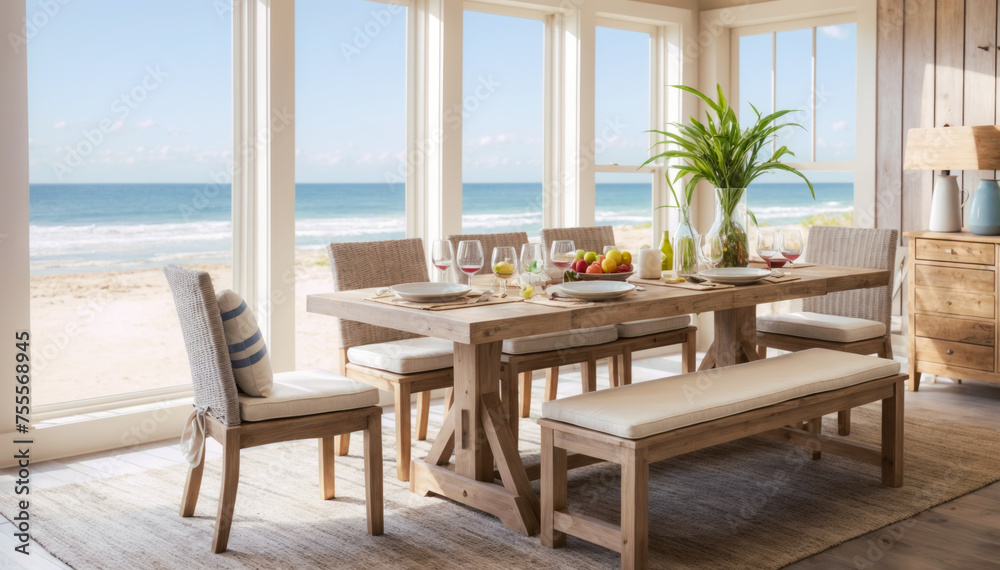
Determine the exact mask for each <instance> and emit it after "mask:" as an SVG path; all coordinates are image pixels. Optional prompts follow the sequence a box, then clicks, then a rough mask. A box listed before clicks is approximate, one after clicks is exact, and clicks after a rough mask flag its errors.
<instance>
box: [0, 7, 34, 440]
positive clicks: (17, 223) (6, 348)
mask: <svg viewBox="0 0 1000 570" xmlns="http://www.w3.org/2000/svg"><path fill="white" fill-rule="evenodd" d="M24 16H25V3H24V2H23V1H16V0H15V1H9V2H0V38H2V39H3V40H4V41H3V45H0V105H2V106H0V125H3V126H4V128H3V129H0V342H2V343H3V344H2V346H0V393H2V394H3V397H0V434H4V435H2V436H0V437H2V438H3V441H4V443H3V449H5V450H6V449H8V446H10V445H12V444H11V440H12V439H13V437H12V436H13V433H12V430H13V428H14V401H13V397H14V385H15V380H14V376H13V372H14V366H15V364H14V354H15V352H14V346H13V344H14V333H15V332H16V331H20V330H28V325H29V316H28V299H29V298H30V297H29V281H28V56H27V47H26V46H25V45H24V44H23V43H19V42H14V44H12V43H11V42H10V41H9V40H10V38H11V35H13V36H14V37H16V38H23V37H24V29H23V27H22V23H23V22H24ZM3 455H4V456H9V455H10V454H8V453H6V452H4V454H3Z"/></svg>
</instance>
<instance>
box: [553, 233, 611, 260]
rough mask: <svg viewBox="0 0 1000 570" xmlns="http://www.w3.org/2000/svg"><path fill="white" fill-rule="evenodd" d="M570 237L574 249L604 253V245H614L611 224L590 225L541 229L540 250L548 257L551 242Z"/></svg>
mask: <svg viewBox="0 0 1000 570" xmlns="http://www.w3.org/2000/svg"><path fill="white" fill-rule="evenodd" d="M561 239H571V240H573V244H574V245H576V249H584V250H587V251H595V252H597V253H598V255H600V254H602V253H604V246H606V245H615V230H614V228H612V227H611V226H590V227H583V228H546V229H543V230H542V250H543V252H544V253H545V258H546V259H548V256H549V250H550V249H551V248H552V242H554V241H558V240H561Z"/></svg>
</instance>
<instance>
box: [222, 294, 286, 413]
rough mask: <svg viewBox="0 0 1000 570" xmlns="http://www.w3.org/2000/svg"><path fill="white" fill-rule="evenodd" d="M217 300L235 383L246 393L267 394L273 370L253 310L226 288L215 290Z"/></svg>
mask: <svg viewBox="0 0 1000 570" xmlns="http://www.w3.org/2000/svg"><path fill="white" fill-rule="evenodd" d="M218 300H219V312H221V313H222V328H223V330H224V331H225V332H226V344H228V345H229V359H230V360H231V361H232V363H233V375H234V376H236V386H238V387H239V389H240V391H241V392H243V393H245V394H247V395H249V396H256V397H259V398H266V397H268V396H270V395H271V386H272V385H273V384H274V374H273V373H272V372H271V359H270V358H268V356H267V347H266V346H265V345H264V339H263V338H262V337H261V334H260V327H258V326H257V319H256V318H255V317H254V316H253V311H251V310H250V309H249V308H248V307H247V304H246V301H244V300H243V297H240V296H239V294H237V293H235V292H233V291H230V290H229V289H226V290H224V291H219V294H218Z"/></svg>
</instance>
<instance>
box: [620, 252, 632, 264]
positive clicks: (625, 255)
mask: <svg viewBox="0 0 1000 570" xmlns="http://www.w3.org/2000/svg"><path fill="white" fill-rule="evenodd" d="M621 265H632V254H631V253H629V252H627V251H623V252H622V262H621Z"/></svg>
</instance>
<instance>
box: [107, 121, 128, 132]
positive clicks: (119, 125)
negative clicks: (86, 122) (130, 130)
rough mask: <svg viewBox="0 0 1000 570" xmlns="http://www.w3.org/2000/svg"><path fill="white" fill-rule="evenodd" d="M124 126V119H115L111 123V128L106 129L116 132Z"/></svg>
mask: <svg viewBox="0 0 1000 570" xmlns="http://www.w3.org/2000/svg"><path fill="white" fill-rule="evenodd" d="M124 126H125V121H115V122H114V123H112V125H111V128H110V129H108V130H109V131H111V132H116V131H118V130H120V129H121V128H122V127H124Z"/></svg>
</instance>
